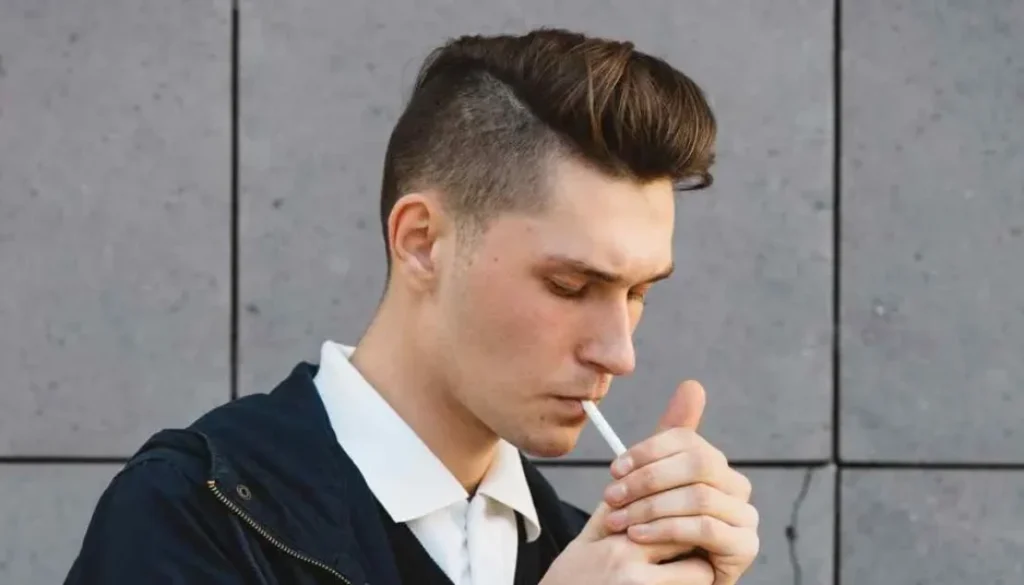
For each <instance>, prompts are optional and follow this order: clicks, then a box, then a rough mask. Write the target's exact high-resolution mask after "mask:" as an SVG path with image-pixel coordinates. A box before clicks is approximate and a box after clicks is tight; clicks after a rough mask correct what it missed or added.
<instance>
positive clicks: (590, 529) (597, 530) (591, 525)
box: [576, 500, 611, 542]
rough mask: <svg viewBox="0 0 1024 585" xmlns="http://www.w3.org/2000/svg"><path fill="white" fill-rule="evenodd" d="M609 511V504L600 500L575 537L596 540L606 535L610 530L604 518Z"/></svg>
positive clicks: (590, 540)
mask: <svg viewBox="0 0 1024 585" xmlns="http://www.w3.org/2000/svg"><path fill="white" fill-rule="evenodd" d="M609 513H611V506H609V505H608V504H607V503H606V502H605V501H604V500H601V503H600V504H598V506H597V509H596V510H594V513H593V514H591V516H590V519H589V520H587V523H586V525H585V526H583V530H581V531H580V534H579V536H577V537H576V538H578V539H581V540H582V541H584V542H597V541H598V540H601V539H602V538H604V537H606V536H608V535H609V534H610V531H609V530H608V528H607V526H606V525H605V518H607V517H608V514H609Z"/></svg>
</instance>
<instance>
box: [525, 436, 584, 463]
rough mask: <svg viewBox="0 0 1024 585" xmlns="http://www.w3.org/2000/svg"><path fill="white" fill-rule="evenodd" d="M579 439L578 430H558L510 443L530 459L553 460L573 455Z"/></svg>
mask: <svg viewBox="0 0 1024 585" xmlns="http://www.w3.org/2000/svg"><path fill="white" fill-rule="evenodd" d="M578 439H579V431H578V430H575V429H574V430H567V429H557V430H545V431H542V432H540V433H534V434H531V435H529V436H525V437H520V440H518V441H510V442H511V443H512V444H514V445H515V446H516V447H517V448H518V449H519V450H520V451H522V452H523V453H525V454H527V455H529V456H530V457H539V458H543V459H552V458H556V457H563V456H565V455H568V454H569V453H571V452H572V450H573V449H575V448H576V442H577V440H578Z"/></svg>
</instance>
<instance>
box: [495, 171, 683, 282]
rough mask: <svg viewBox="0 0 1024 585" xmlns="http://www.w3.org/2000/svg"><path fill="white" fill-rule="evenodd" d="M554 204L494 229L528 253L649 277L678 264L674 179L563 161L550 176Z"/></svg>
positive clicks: (510, 217)
mask: <svg viewBox="0 0 1024 585" xmlns="http://www.w3.org/2000/svg"><path fill="white" fill-rule="evenodd" d="M547 187H548V189H549V190H550V199H549V204H548V205H547V206H546V208H545V209H544V211H543V212H541V213H538V214H531V215H529V216H520V215H514V214H512V215H508V216H505V218H503V219H502V220H499V221H498V222H497V223H496V224H495V225H494V226H493V227H494V228H496V229H495V230H494V231H495V232H496V233H495V236H496V237H497V238H498V239H506V238H507V239H508V241H506V242H504V244H505V245H511V246H514V248H515V249H518V250H519V251H520V252H521V253H522V254H523V255H524V256H551V255H558V256H568V257H571V258H575V259H577V260H581V261H584V262H587V263H590V264H594V265H597V266H601V267H603V268H606V269H607V270H609V271H614V272H616V273H620V274H623V275H625V276H631V275H635V276H637V277H643V276H645V275H646V273H649V272H657V271H660V270H663V269H664V268H665V267H666V266H668V265H670V264H671V263H672V233H673V229H674V225H675V193H674V191H673V188H672V183H671V182H670V181H668V180H664V181H655V182H650V183H638V182H635V181H632V180H628V179H614V178H610V177H608V176H607V175H605V174H603V173H601V172H599V171H596V170H594V169H592V168H590V167H587V166H585V165H583V164H580V163H577V162H575V161H571V160H560V161H558V162H556V163H554V164H553V168H552V172H551V175H550V177H549V181H548V185H547Z"/></svg>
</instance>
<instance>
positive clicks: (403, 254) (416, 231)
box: [388, 193, 445, 288]
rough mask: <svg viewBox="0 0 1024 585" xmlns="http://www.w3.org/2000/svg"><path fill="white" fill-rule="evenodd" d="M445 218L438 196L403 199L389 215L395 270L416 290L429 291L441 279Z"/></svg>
mask: <svg viewBox="0 0 1024 585" xmlns="http://www.w3.org/2000/svg"><path fill="white" fill-rule="evenodd" d="M444 224H445V216H444V211H443V209H442V207H441V205H440V198H439V197H438V196H437V194H435V193H410V194H408V195H404V196H402V197H401V198H400V199H399V200H398V201H397V202H395V205H394V207H392V208H391V214H390V215H389V216H388V244H389V247H390V248H391V270H392V272H395V273H400V274H402V275H404V277H405V279H406V280H407V281H409V282H410V284H412V286H414V287H416V288H425V287H426V288H429V287H430V286H431V284H432V283H433V282H434V281H435V280H436V278H437V272H438V267H439V264H438V256H439V254H440V252H439V249H440V240H441V236H442V234H443V233H444V231H445V225H444Z"/></svg>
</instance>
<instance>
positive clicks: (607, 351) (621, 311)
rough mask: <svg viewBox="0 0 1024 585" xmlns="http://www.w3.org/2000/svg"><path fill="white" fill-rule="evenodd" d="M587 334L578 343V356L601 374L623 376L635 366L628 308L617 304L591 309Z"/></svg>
mask: <svg viewBox="0 0 1024 585" xmlns="http://www.w3.org/2000/svg"><path fill="white" fill-rule="evenodd" d="M588 325H589V332H590V335H589V336H588V337H587V338H586V341H585V342H584V343H583V344H582V345H581V346H580V350H579V358H580V360H581V361H583V362H584V363H586V364H587V365H589V366H591V367H593V368H595V369H597V370H598V371H600V372H601V373H604V374H611V375H612V376H627V375H629V374H631V373H633V370H634V369H635V368H636V351H635V350H634V347H633V322H632V319H631V317H630V313H629V308H628V307H626V306H617V307H616V308H615V309H614V310H609V309H608V308H607V307H601V309H599V310H597V311H594V314H593V316H592V317H591V318H590V323H588Z"/></svg>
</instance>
